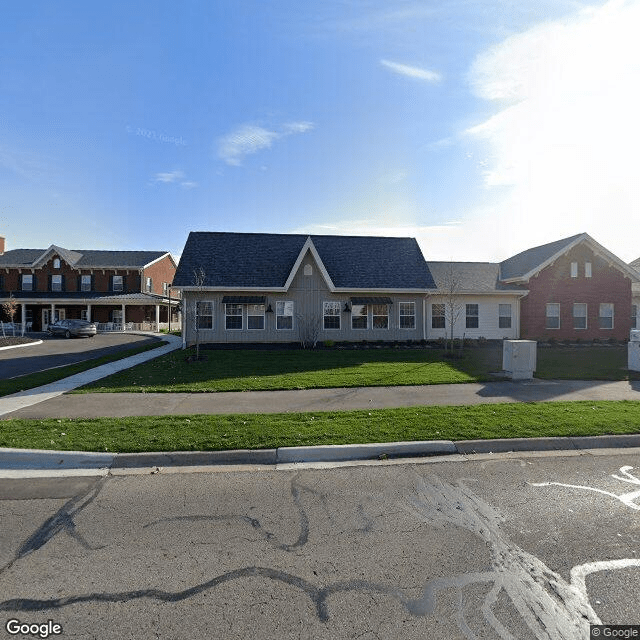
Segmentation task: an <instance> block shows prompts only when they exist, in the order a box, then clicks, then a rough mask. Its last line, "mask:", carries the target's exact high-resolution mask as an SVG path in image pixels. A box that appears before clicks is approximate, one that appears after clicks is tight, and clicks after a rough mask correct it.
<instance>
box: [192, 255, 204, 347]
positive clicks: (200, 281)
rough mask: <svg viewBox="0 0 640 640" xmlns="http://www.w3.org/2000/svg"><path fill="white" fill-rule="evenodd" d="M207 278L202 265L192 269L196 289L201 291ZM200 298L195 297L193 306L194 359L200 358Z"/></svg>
mask: <svg viewBox="0 0 640 640" xmlns="http://www.w3.org/2000/svg"><path fill="white" fill-rule="evenodd" d="M206 279H207V273H206V271H205V270H204V267H202V266H199V267H196V268H195V269H194V270H193V284H194V285H195V286H196V287H198V291H202V287H204V283H205V281H206ZM201 302H202V301H201V300H200V298H199V297H198V298H196V301H195V305H194V307H193V320H194V322H193V326H194V327H195V332H196V360H200V304H201Z"/></svg>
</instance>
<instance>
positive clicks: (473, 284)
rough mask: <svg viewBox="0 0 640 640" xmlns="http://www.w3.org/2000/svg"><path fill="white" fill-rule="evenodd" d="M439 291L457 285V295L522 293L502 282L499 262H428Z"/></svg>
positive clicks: (514, 286)
mask: <svg viewBox="0 0 640 640" xmlns="http://www.w3.org/2000/svg"><path fill="white" fill-rule="evenodd" d="M427 265H428V266H429V271H431V275H432V276H433V279H434V280H435V283H436V285H437V287H438V289H440V290H442V291H447V290H450V289H451V288H452V283H455V292H456V293H468V292H471V293H504V292H509V291H512V292H515V293H517V292H522V291H523V290H522V289H521V288H519V287H518V285H516V284H505V283H504V282H501V281H500V265H499V264H498V263H497V262H431V261H429V262H427Z"/></svg>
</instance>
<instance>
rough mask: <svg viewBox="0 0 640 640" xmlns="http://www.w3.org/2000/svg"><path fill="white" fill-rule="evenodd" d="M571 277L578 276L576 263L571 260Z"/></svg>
mask: <svg viewBox="0 0 640 640" xmlns="http://www.w3.org/2000/svg"><path fill="white" fill-rule="evenodd" d="M571 277H572V278H577V277H578V263H577V262H572V263H571Z"/></svg>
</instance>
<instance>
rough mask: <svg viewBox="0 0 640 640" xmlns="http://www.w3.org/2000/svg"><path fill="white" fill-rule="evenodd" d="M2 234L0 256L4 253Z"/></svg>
mask: <svg viewBox="0 0 640 640" xmlns="http://www.w3.org/2000/svg"><path fill="white" fill-rule="evenodd" d="M4 240H5V238H4V236H0V256H1V255H2V254H3V253H4Z"/></svg>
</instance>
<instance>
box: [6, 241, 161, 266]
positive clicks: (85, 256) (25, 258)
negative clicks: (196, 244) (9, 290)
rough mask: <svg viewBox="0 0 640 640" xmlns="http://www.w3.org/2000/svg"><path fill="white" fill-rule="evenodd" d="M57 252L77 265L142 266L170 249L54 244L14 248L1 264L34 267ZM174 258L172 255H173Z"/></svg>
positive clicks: (73, 264)
mask: <svg viewBox="0 0 640 640" xmlns="http://www.w3.org/2000/svg"><path fill="white" fill-rule="evenodd" d="M54 254H55V255H58V256H60V258H62V259H63V260H64V261H65V262H66V263H67V264H69V265H71V266H72V267H75V268H78V269H80V268H85V269H87V268H104V269H114V268H117V269H141V268H142V267H144V266H146V265H148V264H149V263H151V262H154V261H155V260H158V259H159V258H162V257H163V256H166V255H169V257H170V258H171V254H169V253H168V252H167V251H100V250H94V249H65V248H63V247H58V246H56V245H53V244H52V245H51V246H50V247H49V248H48V249H11V250H10V251H5V253H3V254H2V255H0V267H22V268H35V267H37V266H39V265H40V264H41V263H43V262H46V261H47V259H48V258H49V256H52V255H54ZM171 261H172V262H173V258H171Z"/></svg>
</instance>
